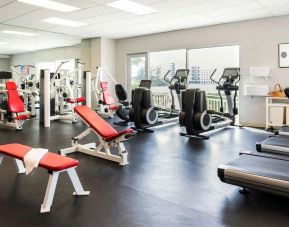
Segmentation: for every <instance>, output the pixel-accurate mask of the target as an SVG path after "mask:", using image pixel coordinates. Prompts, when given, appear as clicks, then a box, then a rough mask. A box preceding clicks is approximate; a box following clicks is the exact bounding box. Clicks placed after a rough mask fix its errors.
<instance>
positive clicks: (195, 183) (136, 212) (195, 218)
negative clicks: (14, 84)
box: [0, 120, 289, 227]
mask: <svg viewBox="0 0 289 227" xmlns="http://www.w3.org/2000/svg"><path fill="white" fill-rule="evenodd" d="M38 124H39V122H38V120H31V121H29V122H27V124H25V125H24V131H22V132H15V131H14V130H9V129H0V144H4V143H11V142H17V143H23V144H26V145H29V146H32V147H43V148H49V149H50V150H51V151H55V152H57V151H58V150H59V149H60V148H65V147H69V146H70V138H71V137H72V136H75V135H76V134H77V133H79V132H81V131H82V130H83V129H84V128H85V126H84V125H83V124H81V123H77V124H69V123H61V122H55V123H52V125H51V128H49V129H44V128H39V125H38ZM179 131H180V128H179V127H178V125H175V126H170V127H167V128H161V129H157V130H156V131H155V133H153V134H144V133H140V134H138V135H136V136H135V137H134V138H133V139H131V140H129V141H127V142H126V147H127V150H128V152H129V156H128V159H129V161H130V164H129V165H127V166H125V167H121V166H118V165H117V164H115V163H112V162H109V161H105V160H102V159H99V158H95V157H90V156H87V155H84V154H73V155H70V156H71V157H74V158H76V159H78V160H79V161H80V166H79V167H78V168H77V171H78V174H79V177H80V180H81V182H82V184H83V186H84V189H85V190H90V191H91V194H90V196H88V197H73V196H72V192H73V188H72V186H71V183H70V181H69V178H68V177H67V176H66V174H61V175H60V179H59V184H58V185H57V189H56V194H55V198H54V202H53V206H52V208H51V213H47V214H40V213H39V210H40V204H41V203H42V200H43V197H44V193H45V188H46V185H47V180H48V174H47V173H46V172H45V170H43V169H41V168H39V169H37V171H36V172H35V173H34V175H33V176H24V175H17V173H16V167H15V164H14V162H13V160H12V159H9V158H5V159H4V161H3V163H2V165H1V167H0V226H1V227H2V226H3V227H6V226H9V227H10V226H22V227H24V226H29V227H32V226H67V227H68V226H134V227H136V226H289V215H288V214H289V209H288V205H289V199H287V198H283V197H279V196H274V195H271V194H266V193H262V192H257V191H251V194H250V195H248V196H244V195H241V194H239V192H238V188H237V187H235V186H231V185H227V184H224V183H222V182H220V180H219V179H218V177H217V167H218V165H219V164H225V163H227V162H228V161H231V160H233V159H235V158H236V157H238V152H240V151H242V150H254V149H255V142H256V141H261V140H263V139H265V138H267V137H268V135H266V134H262V133H256V132H253V131H250V130H248V129H239V128H232V129H227V130H224V131H221V132H218V133H217V134H215V135H213V136H212V137H211V138H210V140H208V141H205V140H200V139H190V138H187V137H180V136H179V135H178V133H179ZM94 139H96V137H95V136H90V137H89V138H88V139H86V140H85V141H84V142H92V140H94Z"/></svg>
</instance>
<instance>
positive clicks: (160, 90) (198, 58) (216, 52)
mask: <svg viewBox="0 0 289 227" xmlns="http://www.w3.org/2000/svg"><path fill="white" fill-rule="evenodd" d="M228 67H239V46H238V45H232V46H220V47H210V48H198V49H189V50H186V49H180V50H169V51H160V52H151V53H149V54H134V55H129V57H128V80H129V83H128V85H129V86H128V90H129V91H130V89H133V88H135V87H137V86H138V85H139V82H140V80H141V79H150V80H152V88H151V90H152V93H153V97H154V101H155V105H157V106H158V107H160V108H162V107H164V108H169V107H170V105H171V95H170V91H169V89H168V87H169V84H168V83H167V82H166V81H165V80H164V76H165V75H166V74H167V73H168V76H167V78H168V79H169V78H172V77H173V76H174V75H175V73H176V71H177V69H186V68H188V69H189V70H190V72H189V76H188V84H187V85H188V87H194V88H200V89H202V90H205V91H206V93H207V100H208V108H209V109H212V110H215V111H219V107H220V98H219V96H218V93H217V91H216V84H215V83H214V82H213V81H211V79H210V76H211V74H212V73H213V71H214V70H215V69H216V73H215V74H214V76H213V78H214V79H215V80H218V79H219V78H220V77H221V75H222V73H223V70H224V68H228ZM173 94H174V96H175V100H177V97H176V94H175V92H173ZM224 106H226V99H224ZM176 107H178V102H177V101H176ZM225 110H226V109H225Z"/></svg>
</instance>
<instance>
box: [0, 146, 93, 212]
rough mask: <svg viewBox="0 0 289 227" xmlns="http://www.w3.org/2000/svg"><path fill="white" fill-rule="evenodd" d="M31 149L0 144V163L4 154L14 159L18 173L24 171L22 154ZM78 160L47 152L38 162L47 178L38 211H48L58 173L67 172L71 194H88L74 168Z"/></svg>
mask: <svg viewBox="0 0 289 227" xmlns="http://www.w3.org/2000/svg"><path fill="white" fill-rule="evenodd" d="M30 150H31V147H28V146H25V145H22V144H17V143H14V144H6V145H0V165H1V163H2V161H3V158H4V155H7V156H10V157H12V158H14V159H15V161H16V165H17V168H18V173H25V167H24V164H23V162H22V161H23V159H24V156H25V155H26V154H27V153H28V152H29V151H30ZM78 164H79V163H78V161H77V160H75V159H72V158H68V157H63V156H61V155H58V154H54V153H51V152H48V153H46V154H45V155H44V157H43V158H42V159H41V160H40V162H39V167H42V168H44V169H47V170H48V173H49V180H48V185H47V188H46V193H45V197H44V200H43V203H42V205H41V210H40V213H47V212H50V207H51V205H52V202H53V198H54V194H55V189H56V185H57V181H58V176H59V173H61V172H65V171H66V172H67V173H68V176H69V178H70V180H71V182H72V185H73V187H74V190H75V192H74V193H73V195H89V193H90V192H89V191H84V190H83V187H82V185H81V182H80V180H79V178H78V175H77V173H76V171H75V168H76V167H77V166H78Z"/></svg>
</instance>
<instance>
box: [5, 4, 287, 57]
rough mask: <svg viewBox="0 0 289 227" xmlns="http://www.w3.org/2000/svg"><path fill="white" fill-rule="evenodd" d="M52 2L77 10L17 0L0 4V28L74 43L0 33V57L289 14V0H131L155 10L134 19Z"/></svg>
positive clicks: (91, 7) (96, 6)
mask: <svg viewBox="0 0 289 227" xmlns="http://www.w3.org/2000/svg"><path fill="white" fill-rule="evenodd" d="M55 1H58V2H62V3H67V4H70V5H73V6H77V7H79V8H81V9H80V10H77V11H74V12H70V13H61V12H57V11H53V10H49V9H43V8H37V7H35V6H31V5H27V4H24V3H20V2H17V1H16V0H14V1H13V0H0V23H1V24H5V25H13V26H19V27H26V28H31V29H36V30H42V31H49V32H56V33H64V34H69V35H74V36H78V38H76V37H70V38H68V36H66V38H65V37H64V38H63V36H61V35H57V34H48V33H46V37H42V35H39V36H37V37H29V38H28V39H26V37H25V41H23V37H19V36H18V37H15V36H13V35H10V36H9V35H7V34H6V35H4V34H0V42H2V39H6V41H7V42H9V43H10V44H11V45H10V44H8V45H5V47H4V46H3V45H2V46H0V50H1V51H0V54H13V53H19V52H25V51H28V49H29V48H30V50H31V48H32V46H33V49H34V50H36V49H45V48H51V47H56V46H65V45H74V44H77V43H79V42H80V39H81V38H88V37H99V36H103V37H109V38H116V39H118V38H124V37H131V36H139V35H145V34H152V33H158V32H165V31H172V30H178V29H184V28H193V27H200V26H207V25H213V24H221V23H228V22H234V21H242V20H250V19H257V18H264V17H272V16H281V15H288V14H289V0H134V1H135V2H138V3H141V4H145V5H147V6H150V7H152V8H155V9H158V10H159V12H157V13H154V14H150V15H145V16H138V15H134V14H132V13H128V12H124V11H120V10H117V9H114V8H111V7H108V6H106V5H105V4H106V3H109V2H113V1H114V0H55ZM52 16H53V17H61V18H64V19H70V20H76V21H80V22H84V23H86V24H88V25H86V26H83V27H77V28H70V27H65V26H61V25H59V26H58V25H51V24H47V23H44V22H41V20H43V19H46V18H48V17H52ZM2 27H3V26H0V30H1V29H3V28H2ZM14 30H15V29H14ZM60 37H61V38H60ZM31 39H33V41H34V42H31ZM28 40H30V45H28V43H29V42H28ZM68 40H69V41H68ZM20 41H21V42H22V44H21V45H13V44H15V42H16V43H21V42H20ZM3 42H4V41H3ZM13 46H14V49H13ZM21 47H22V49H21ZM5 51H6V52H5Z"/></svg>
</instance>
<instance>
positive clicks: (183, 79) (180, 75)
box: [161, 69, 190, 118]
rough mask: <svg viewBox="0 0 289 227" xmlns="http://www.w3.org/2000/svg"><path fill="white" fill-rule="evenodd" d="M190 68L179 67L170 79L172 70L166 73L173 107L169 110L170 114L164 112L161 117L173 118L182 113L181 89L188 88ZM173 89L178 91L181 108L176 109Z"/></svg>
mask: <svg viewBox="0 0 289 227" xmlns="http://www.w3.org/2000/svg"><path fill="white" fill-rule="evenodd" d="M189 72H190V70H189V69H178V70H177V71H176V73H175V75H174V76H173V77H172V78H170V79H168V75H169V73H170V70H169V71H168V72H167V73H166V75H165V76H164V80H165V81H166V82H167V83H169V90H170V94H171V99H172V103H171V108H170V110H169V114H162V116H161V117H164V118H173V117H178V116H179V115H180V110H181V109H182V101H181V91H183V90H185V89H186V88H187V80H188V75H189ZM173 91H175V92H176V94H177V98H178V102H179V105H180V110H177V109H176V105H175V97H174V93H173Z"/></svg>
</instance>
